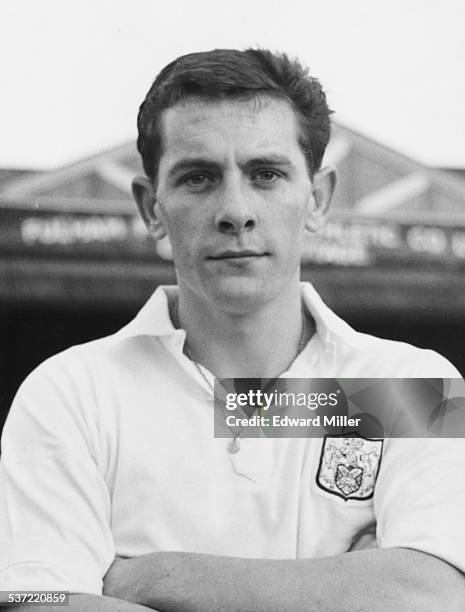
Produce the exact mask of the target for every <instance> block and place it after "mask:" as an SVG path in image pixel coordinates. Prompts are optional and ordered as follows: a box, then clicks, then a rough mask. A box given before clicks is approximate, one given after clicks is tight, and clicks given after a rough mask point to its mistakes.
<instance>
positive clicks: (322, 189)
mask: <svg viewBox="0 0 465 612" xmlns="http://www.w3.org/2000/svg"><path fill="white" fill-rule="evenodd" d="M336 183H337V174H336V170H335V168H332V167H331V166H326V167H325V168H321V170H318V171H317V172H315V174H314V176H313V181H312V194H311V196H310V199H309V204H308V210H307V219H306V222H305V228H306V229H307V230H309V231H310V232H316V231H318V230H319V229H320V227H321V226H322V225H323V223H324V222H325V219H326V217H327V215H328V212H329V206H330V204H331V198H332V197H333V193H334V189H335V188H336Z"/></svg>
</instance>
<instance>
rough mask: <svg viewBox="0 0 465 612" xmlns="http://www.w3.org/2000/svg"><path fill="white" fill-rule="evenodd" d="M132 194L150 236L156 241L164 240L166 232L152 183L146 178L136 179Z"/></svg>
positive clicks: (133, 183)
mask: <svg viewBox="0 0 465 612" xmlns="http://www.w3.org/2000/svg"><path fill="white" fill-rule="evenodd" d="M132 194H133V196H134V199H135V201H136V204H137V208H138V209H139V213H140V216H141V217H142V219H143V221H144V223H145V226H146V228H147V229H148V231H149V233H150V235H151V236H152V237H153V238H155V240H161V239H162V238H164V237H165V236H166V230H165V228H164V225H163V222H162V220H161V217H160V204H159V202H158V201H157V196H156V193H155V188H154V186H153V185H152V183H151V181H150V180H149V179H148V178H146V177H144V176H138V177H136V178H135V179H134V180H133V181H132Z"/></svg>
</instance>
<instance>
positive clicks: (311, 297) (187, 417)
mask: <svg viewBox="0 0 465 612" xmlns="http://www.w3.org/2000/svg"><path fill="white" fill-rule="evenodd" d="M138 126H139V140H138V148H139V151H140V152H141V155H142V158H143V163H144V169H145V172H146V174H147V177H144V178H138V179H136V180H135V181H134V195H135V199H136V201H137V204H138V206H139V210H140V212H141V214H142V217H143V219H144V221H145V223H146V225H147V227H148V229H149V231H150V233H151V234H152V235H153V237H154V238H155V239H157V240H160V239H162V238H164V237H165V236H168V237H169V239H170V243H171V246H172V250H173V257H174V262H175V266H176V271H177V277H178V286H177V287H165V288H159V289H158V290H157V291H156V292H155V294H154V295H153V296H152V298H151V300H150V301H149V302H148V304H147V305H146V306H145V307H144V308H143V309H142V310H141V312H140V313H139V315H138V316H137V317H136V319H135V320H134V321H132V322H131V323H130V324H129V325H127V326H126V327H125V328H123V329H122V330H121V331H120V332H118V333H117V334H115V335H114V336H111V337H108V338H104V339H102V340H98V341H95V342H93V343H89V344H87V345H83V346H80V347H74V348H72V349H70V350H68V351H66V352H65V353H63V354H61V355H59V356H57V357H54V358H52V359H51V360H49V361H47V362H46V363H45V364H43V365H42V366H41V367H39V368H38V369H37V370H36V371H35V372H34V373H33V374H32V375H31V376H30V377H29V378H28V380H27V381H26V382H25V383H24V384H23V386H22V388H21V390H20V391H19V393H18V395H17V398H16V400H15V403H14V405H13V408H12V410H11V413H10V415H9V419H8V422H7V424H6V426H5V431H4V437H3V457H2V462H3V464H2V475H1V478H2V480H1V483H2V492H1V503H2V504H3V507H1V506H0V516H1V526H0V529H1V530H2V531H1V533H2V536H1V539H2V540H3V541H4V544H3V550H4V551H5V552H4V559H3V560H2V564H1V565H2V566H3V567H4V571H3V578H2V581H1V585H2V586H1V588H2V589H8V590H10V591H11V590H17V589H28V590H34V589H48V590H51V589H55V590H69V591H71V592H72V593H75V595H73V596H72V597H71V609H76V610H122V611H123V610H128V611H131V610H134V611H136V610H142V609H148V608H152V609H159V610H170V611H171V610H179V611H184V610H186V611H187V610H189V611H195V612H197V611H199V612H200V611H202V612H206V611H209V610H231V611H232V610H256V611H257V612H259V611H263V610H267V611H269V610H279V611H285V610H293V611H295V610H319V611H322V610H332V611H340V610H379V611H384V610H390V611H392V610H444V609H447V610H462V609H463V601H464V596H465V590H464V582H463V576H462V574H461V572H463V571H464V570H465V534H464V532H463V526H462V519H463V508H464V507H465V479H464V472H465V460H464V456H463V453H462V451H461V448H460V444H461V441H459V440H429V441H426V440H386V441H385V443H384V448H383V449H382V450H383V455H382V465H381V466H380V461H381V448H382V445H380V446H378V447H376V451H373V452H374V456H373V461H374V462H375V464H376V467H377V470H379V471H377V470H374V472H373V474H372V477H371V480H370V479H369V478H368V477H365V476H364V477H363V478H365V480H363V478H362V479H361V480H360V484H361V485H362V486H363V487H365V489H366V491H367V495H366V496H364V497H363V498H360V496H357V495H350V494H347V495H345V496H344V497H343V498H341V496H340V495H337V494H335V492H334V491H332V490H331V489H330V488H329V489H328V487H325V486H323V482H322V480H321V478H319V474H318V466H319V464H320V462H321V460H322V458H323V454H324V452H325V446H324V441H323V440H321V439H320V440H318V439H313V440H310V439H295V438H294V439H286V438H280V439H242V438H241V431H240V430H239V431H234V432H233V437H234V440H233V442H234V444H231V440H227V439H222V438H214V437H213V434H212V425H213V414H212V400H213V396H214V392H215V391H214V388H213V380H214V379H213V376H216V377H260V378H265V377H270V378H272V377H276V376H286V377H289V378H291V377H301V378H305V377H315V378H318V377H320V378H323V377H339V378H343V377H357V376H363V377H372V378H376V377H378V378H381V377H454V376H458V374H457V372H456V370H455V369H454V368H453V367H452V366H451V365H450V364H448V363H447V362H446V361H445V360H444V359H442V358H441V357H439V356H438V355H436V354H434V353H432V352H430V351H421V350H419V349H416V348H413V347H411V346H408V345H405V344H401V343H394V342H388V341H384V340H378V339H376V338H372V337H369V336H365V335H363V334H358V333H356V332H355V331H354V330H352V329H351V328H349V327H348V326H347V325H346V324H345V323H343V322H342V321H341V320H340V319H338V318H337V317H336V316H335V315H334V314H333V313H332V312H331V311H330V310H329V309H328V308H327V307H326V306H325V305H324V304H323V303H322V302H321V300H320V299H319V297H318V296H317V294H316V293H315V291H314V290H313V289H312V287H311V286H309V285H305V284H304V285H301V284H300V282H299V271H300V258H301V252H302V245H303V240H304V239H305V237H306V235H307V234H308V233H312V232H316V231H317V230H318V228H319V227H320V226H321V225H322V223H323V222H324V218H325V215H326V212H327V209H328V205H329V202H330V199H331V194H332V191H333V189H334V185H335V175H334V171H333V170H332V169H330V168H321V162H322V157H323V153H324V149H325V146H326V144H327V142H328V138H329V129H330V125H329V110H328V107H327V104H326V100H325V96H324V93H323V91H322V89H321V87H320V84H319V83H318V81H316V80H315V79H313V78H312V77H310V76H309V75H308V73H307V71H306V70H304V69H303V68H302V67H301V66H300V65H299V64H298V63H297V62H292V61H290V60H289V59H288V58H287V57H286V56H283V55H277V54H272V53H270V52H268V51H259V50H248V51H245V52H239V51H232V50H217V51H212V52H208V53H197V54H192V55H188V56H184V57H181V58H179V59H178V60H176V61H175V62H173V63H172V64H170V65H169V66H167V67H166V68H165V69H164V70H163V71H162V72H161V73H160V75H159V76H158V77H157V79H156V81H155V83H154V85H153V86H152V88H151V90H150V91H149V93H148V95H147V98H146V100H145V102H144V103H143V105H142V106H141V109H140V114H139V121H138ZM446 443H447V444H446ZM362 444H364V443H363V442H362ZM349 446H350V444H349ZM342 450H344V449H342ZM341 452H342V451H341ZM344 452H346V453H349V452H350V453H357V452H359V450H357V448H356V447H354V448H349V447H348V448H347V449H346V450H345V451H344ZM375 472H376V473H375ZM444 474H447V475H448V477H449V479H450V481H449V482H447V481H446V479H445V478H444ZM450 482H453V485H451V484H450ZM375 523H376V524H377V545H378V548H376V549H373V548H370V547H366V548H365V549H364V550H355V549H360V548H363V546H362V545H361V544H360V543H359V544H358V545H355V546H354V545H353V543H354V541H356V540H357V538H358V537H359V535H360V534H362V533H365V532H367V531H369V530H370V527H371V526H372V525H374V524H375ZM439 523H440V527H438V525H439ZM351 548H352V550H350V549H351ZM348 551H350V552H348ZM102 588H103V593H104V596H103V597H102V596H101V593H102ZM42 609H43V608H42Z"/></svg>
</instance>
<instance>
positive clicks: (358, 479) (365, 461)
mask: <svg viewBox="0 0 465 612" xmlns="http://www.w3.org/2000/svg"><path fill="white" fill-rule="evenodd" d="M383 442H384V440H368V439H366V438H362V437H361V436H357V435H354V434H353V433H351V434H348V435H342V436H326V437H325V439H324V441H323V447H322V449H321V457H320V465H319V466H318V472H317V475H316V483H317V485H318V486H319V487H320V489H323V491H327V492H328V493H333V494H334V495H337V496H338V497H342V499H344V500H345V501H347V500H348V499H358V500H364V499H370V497H372V496H373V492H374V490H375V484H376V479H377V477H378V472H379V467H380V463H381V455H382V450H383Z"/></svg>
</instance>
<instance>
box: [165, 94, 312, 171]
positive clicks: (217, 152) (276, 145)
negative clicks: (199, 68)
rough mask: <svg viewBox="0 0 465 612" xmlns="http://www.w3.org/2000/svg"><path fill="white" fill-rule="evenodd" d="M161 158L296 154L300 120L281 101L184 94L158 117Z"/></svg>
mask: <svg viewBox="0 0 465 612" xmlns="http://www.w3.org/2000/svg"><path fill="white" fill-rule="evenodd" d="M161 132H162V142H163V154H162V161H165V163H168V164H170V163H171V162H173V163H175V162H176V161H178V160H179V158H180V157H190V156H196V157H197V156H208V157H215V158H216V157H218V156H226V155H227V154H229V153H231V152H234V154H235V155H237V156H241V155H244V156H250V155H251V154H253V155H260V154H262V153H267V152H270V151H272V152H274V153H279V154H284V155H289V156H295V155H300V156H302V158H303V154H302V152H301V149H300V146H299V140H298V138H299V122H298V119H297V116H296V113H295V111H294V109H293V108H292V106H291V105H290V104H289V103H288V102H287V101H286V100H281V99H276V98H272V97H269V96H259V97H256V98H253V99H247V100H244V99H225V100H214V101H210V100H205V99H200V98H187V99H186V100H184V101H183V102H180V103H178V104H176V105H174V106H172V107H170V108H168V109H166V110H165V111H164V112H163V114H162V118H161Z"/></svg>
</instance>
